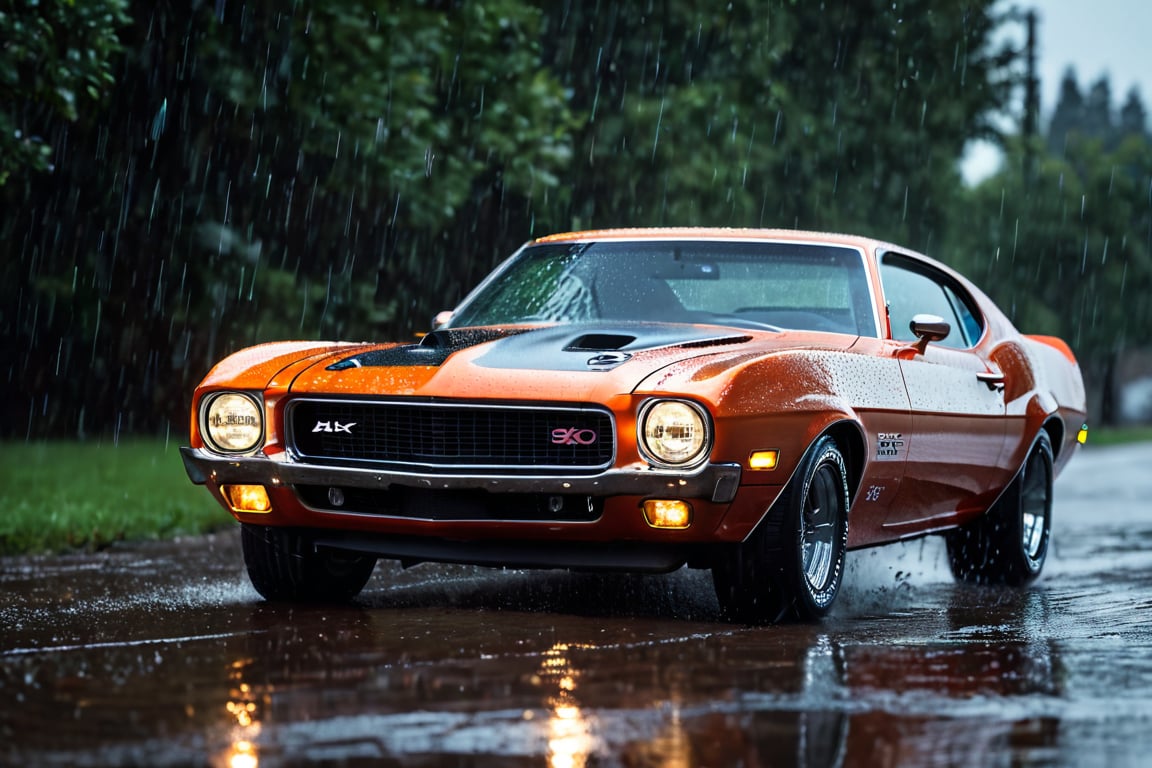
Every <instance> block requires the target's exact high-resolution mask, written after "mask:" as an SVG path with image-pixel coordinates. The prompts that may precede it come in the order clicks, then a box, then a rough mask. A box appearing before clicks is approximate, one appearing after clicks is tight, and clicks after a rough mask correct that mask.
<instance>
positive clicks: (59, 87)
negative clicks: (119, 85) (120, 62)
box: [0, 0, 127, 186]
mask: <svg viewBox="0 0 1152 768" xmlns="http://www.w3.org/2000/svg"><path fill="white" fill-rule="evenodd" d="M125 4H126V0H91V2H88V1H87V0H86V1H85V2H79V3H77V2H75V0H70V1H69V2H51V3H43V4H40V3H35V2H32V3H5V4H4V6H2V7H0V186H3V185H4V184H5V183H6V182H7V181H8V180H9V178H10V177H11V176H13V175H14V174H15V175H17V176H26V175H27V174H29V173H34V172H40V171H47V170H50V169H51V167H52V159H53V152H54V148H53V145H52V143H51V142H50V140H49V139H48V138H47V137H48V135H49V134H50V133H52V132H53V129H54V128H55V127H56V126H57V125H58V124H60V123H74V122H76V121H77V120H78V119H79V118H80V114H81V112H82V111H85V110H88V109H91V108H92V107H93V106H94V105H95V104H96V103H97V102H99V100H100V99H101V97H102V96H103V94H104V93H105V91H107V89H108V87H109V86H110V85H111V84H112V82H113V77H112V59H113V57H114V56H115V55H116V54H117V53H119V51H120V40H119V38H118V36H117V35H118V30H119V29H120V28H122V27H123V26H124V25H125V24H126V23H127V17H126V16H125V13H124V7H125Z"/></svg>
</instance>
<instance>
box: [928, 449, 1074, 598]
mask: <svg viewBox="0 0 1152 768" xmlns="http://www.w3.org/2000/svg"><path fill="white" fill-rule="evenodd" d="M1052 463H1053V462H1052V442H1051V440H1050V439H1049V438H1048V434H1047V433H1046V432H1044V431H1041V432H1040V434H1039V436H1038V437H1037V438H1036V441H1035V442H1034V443H1033V444H1032V450H1031V451H1030V452H1029V453H1028V459H1027V460H1026V461H1025V462H1024V466H1023V468H1022V469H1021V470H1020V473H1019V474H1017V475H1016V477H1015V479H1013V480H1012V482H1011V483H1010V484H1009V485H1008V488H1007V489H1005V491H1004V493H1003V494H1002V495H1001V496H1000V498H999V499H997V500H996V503H995V504H993V505H992V507H991V508H990V509H989V510H988V511H987V512H986V513H984V515H983V516H981V517H980V518H979V519H977V520H974V521H973V522H971V523H968V524H967V525H965V526H963V527H962V528H959V529H957V530H955V531H950V532H949V533H948V534H946V536H945V541H946V542H947V548H948V564H949V565H950V566H951V567H952V574H953V576H955V577H956V579H957V580H959V581H967V582H972V583H976V584H1006V585H1009V586H1016V587H1019V586H1023V585H1025V584H1028V583H1030V582H1032V581H1034V580H1035V579H1036V577H1037V576H1039V575H1040V570H1041V569H1042V568H1043V567H1044V560H1045V559H1046V558H1047V556H1048V539H1049V537H1050V535H1051V530H1052V480H1053V476H1054V474H1055V473H1054V472H1053V469H1052Z"/></svg>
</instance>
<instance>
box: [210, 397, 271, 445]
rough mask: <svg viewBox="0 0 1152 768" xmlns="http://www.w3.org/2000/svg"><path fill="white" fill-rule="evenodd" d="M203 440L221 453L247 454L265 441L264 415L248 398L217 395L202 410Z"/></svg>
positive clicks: (252, 400) (258, 406) (255, 403)
mask: <svg viewBox="0 0 1152 768" xmlns="http://www.w3.org/2000/svg"><path fill="white" fill-rule="evenodd" d="M204 436H205V437H206V438H207V439H208V442H209V443H210V444H211V446H212V447H213V448H215V449H216V450H218V451H221V452H223V453H247V452H248V451H251V450H253V449H254V448H256V447H257V446H258V445H259V444H260V440H261V439H262V438H263V437H264V415H263V413H262V412H261V410H260V405H259V403H257V402H256V400H255V399H253V398H251V397H249V396H248V395H241V394H239V393H236V392H226V393H224V394H221V395H216V396H215V397H213V398H212V400H211V401H210V402H209V403H208V407H207V408H206V409H205V410H204Z"/></svg>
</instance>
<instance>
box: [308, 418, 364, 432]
mask: <svg viewBox="0 0 1152 768" xmlns="http://www.w3.org/2000/svg"><path fill="white" fill-rule="evenodd" d="M354 426H356V422H354V421H350V422H348V423H347V424H341V423H340V422H338V421H318V422H316V426H314V427H312V431H313V432H343V433H344V434H346V435H350V434H352V427H354Z"/></svg>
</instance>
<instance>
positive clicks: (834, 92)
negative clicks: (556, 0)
mask: <svg viewBox="0 0 1152 768" xmlns="http://www.w3.org/2000/svg"><path fill="white" fill-rule="evenodd" d="M991 7H992V3H991V2H982V3H965V4H958V5H955V6H948V7H946V8H943V9H942V8H940V7H939V4H936V3H930V2H902V3H895V4H894V3H891V2H883V1H881V0H872V1H870V2H858V3H847V2H841V3H824V4H815V5H814V4H803V3H792V2H780V3H771V4H763V3H753V2H750V1H749V0H744V1H743V2H733V3H728V4H726V5H725V6H724V7H723V8H717V9H707V10H700V9H699V7H698V6H697V5H696V4H693V3H688V2H684V1H682V0H665V2H662V3H657V4H646V5H645V4H634V5H629V4H620V5H615V4H613V5H609V6H607V7H601V6H597V7H595V8H575V7H570V6H569V5H567V4H564V5H563V7H561V6H560V5H557V6H555V9H554V10H553V11H552V13H551V15H550V21H549V32H550V35H551V36H552V37H554V38H556V39H558V40H560V41H562V43H561V44H560V45H557V46H556V47H555V48H553V49H552V50H551V51H550V55H551V60H550V63H551V65H552V66H553V67H554V68H556V70H557V71H558V72H559V73H561V76H562V77H563V78H564V82H565V84H567V85H569V86H570V87H571V88H572V89H573V94H574V95H573V104H574V106H575V107H576V108H578V109H580V110H581V111H583V112H584V113H585V114H587V115H588V116H589V119H588V123H587V125H586V126H585V128H584V130H583V131H581V133H580V134H579V141H578V149H577V152H576V158H577V163H576V165H575V167H574V169H573V174H574V176H573V183H574V187H575V189H574V192H573V195H572V200H573V208H572V210H571V212H570V213H571V217H572V219H573V220H574V221H575V222H576V223H578V224H581V225H584V224H591V225H595V226H602V225H615V224H627V223H633V224H669V223H678V224H689V223H695V224H713V225H754V226H756V225H762V226H800V227H818V228H841V229H854V230H859V231H864V232H869V233H871V234H876V235H880V236H884V237H889V238H892V239H901V240H906V241H910V242H911V243H912V244H914V245H919V246H921V247H927V246H928V245H929V244H931V242H932V241H933V238H934V237H938V236H939V230H940V228H941V227H942V226H943V223H944V220H945V212H946V211H947V209H948V207H949V201H950V200H951V198H952V195H953V194H954V190H955V189H956V188H957V187H958V186H959V179H958V175H957V172H956V165H957V161H958V158H959V157H960V154H961V153H962V151H963V147H964V144H965V142H966V141H968V140H969V139H971V138H973V137H975V136H979V135H984V134H988V133H990V132H991V127H990V123H989V120H990V118H991V116H992V114H993V113H994V112H995V111H997V110H1000V109H1003V108H1004V106H1005V105H1006V104H1007V95H1008V90H1007V89H1008V87H1009V85H1010V78H1009V77H1008V74H1007V73H1006V71H1005V69H1004V67H1005V65H1006V63H1007V62H1008V61H1009V60H1010V55H1009V54H1008V53H1006V52H1004V51H997V50H994V49H993V47H992V46H991V45H990V43H989V37H990V35H991V32H992V30H993V29H995V28H996V26H997V25H998V24H999V23H1000V19H999V18H998V17H996V16H995V15H994V14H993V13H992V11H991Z"/></svg>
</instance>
